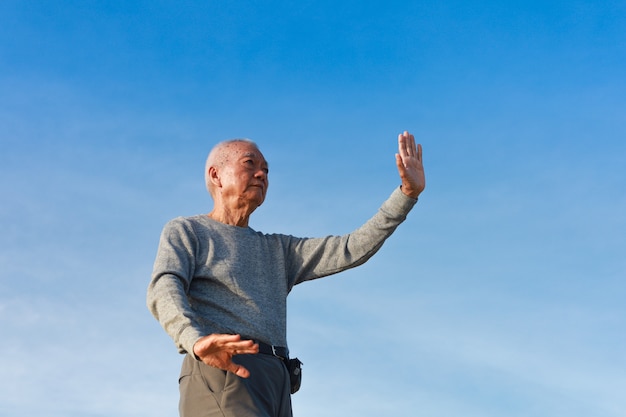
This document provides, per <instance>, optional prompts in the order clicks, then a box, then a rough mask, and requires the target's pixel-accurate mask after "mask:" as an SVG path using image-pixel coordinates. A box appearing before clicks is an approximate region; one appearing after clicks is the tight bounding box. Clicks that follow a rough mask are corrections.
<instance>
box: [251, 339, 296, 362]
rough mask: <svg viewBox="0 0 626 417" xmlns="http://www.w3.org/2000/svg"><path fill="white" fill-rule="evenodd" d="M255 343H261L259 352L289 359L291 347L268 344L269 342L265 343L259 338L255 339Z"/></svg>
mask: <svg viewBox="0 0 626 417" xmlns="http://www.w3.org/2000/svg"><path fill="white" fill-rule="evenodd" d="M254 343H256V344H257V345H259V353H262V354H264V355H271V356H276V357H277V358H280V359H283V360H285V359H289V349H287V348H285V347H282V346H272V345H268V344H267V343H263V342H260V341H258V340H255V341H254Z"/></svg>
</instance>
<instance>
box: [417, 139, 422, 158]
mask: <svg viewBox="0 0 626 417" xmlns="http://www.w3.org/2000/svg"><path fill="white" fill-rule="evenodd" d="M417 160H418V161H420V162H422V145H421V144H419V143H418V144H417Z"/></svg>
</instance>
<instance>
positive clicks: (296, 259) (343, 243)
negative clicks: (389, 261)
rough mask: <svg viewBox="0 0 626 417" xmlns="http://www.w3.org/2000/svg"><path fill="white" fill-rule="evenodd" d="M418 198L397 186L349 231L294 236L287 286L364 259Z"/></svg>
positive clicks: (403, 218) (374, 249)
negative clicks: (405, 192) (343, 233)
mask: <svg viewBox="0 0 626 417" xmlns="http://www.w3.org/2000/svg"><path fill="white" fill-rule="evenodd" d="M416 203H417V199H413V198H410V197H408V196H406V195H405V194H404V193H403V192H402V191H401V190H400V187H398V188H396V189H395V190H394V191H393V193H392V194H391V196H390V197H389V198H388V199H387V200H386V201H385V202H384V203H383V204H382V206H381V207H380V209H379V210H378V212H377V213H376V214H375V215H374V216H373V217H372V218H370V219H369V220H368V221H367V222H365V224H364V225H363V226H361V227H359V228H358V229H356V230H355V231H353V232H352V233H349V234H347V235H343V236H327V237H324V238H309V239H295V238H294V240H293V241H292V243H291V245H290V249H291V250H292V252H291V256H290V265H289V267H290V271H291V273H290V277H292V279H293V282H290V287H291V286H293V285H295V284H299V283H301V282H304V281H308V280H312V279H316V278H321V277H324V276H328V275H331V274H335V273H337V272H341V271H344V270H346V269H350V268H354V267H356V266H359V265H361V264H363V263H365V262H366V261H367V260H368V259H369V258H371V257H372V256H373V255H374V254H375V253H376V252H377V251H378V250H379V249H380V248H381V247H382V245H383V243H384V242H385V240H386V239H387V238H388V237H389V236H391V234H392V233H393V232H394V230H395V229H396V228H397V227H398V225H400V223H402V222H403V221H404V220H405V219H406V216H407V215H408V213H409V211H410V210H411V209H412V208H413V206H414V205H415V204H416Z"/></svg>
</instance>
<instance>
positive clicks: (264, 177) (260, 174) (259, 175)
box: [254, 169, 267, 180]
mask: <svg viewBox="0 0 626 417" xmlns="http://www.w3.org/2000/svg"><path fill="white" fill-rule="evenodd" d="M254 176H255V177H256V178H259V179H262V180H267V172H265V170H264V169H258V170H257V171H256V173H255V174H254Z"/></svg>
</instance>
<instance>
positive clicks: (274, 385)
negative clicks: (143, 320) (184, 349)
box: [179, 354, 292, 417]
mask: <svg viewBox="0 0 626 417" xmlns="http://www.w3.org/2000/svg"><path fill="white" fill-rule="evenodd" d="M234 361H235V362H236V363H238V364H240V365H243V366H244V367H246V368H247V369H248V370H249V371H250V378H240V377H238V376H237V375H235V374H233V373H231V372H226V371H222V370H221V369H217V368H213V367H210V366H207V365H205V364H204V363H202V362H200V361H197V360H196V359H195V358H193V357H192V356H190V355H186V356H185V359H184V360H183V365H182V369H181V373H180V380H179V383H180V385H179V387H180V404H179V411H180V416H181V417H292V412H291V394H290V393H289V374H288V372H287V368H286V367H285V365H284V364H283V362H282V360H280V359H279V358H276V357H274V356H269V355H263V354H258V355H239V356H235V358H234Z"/></svg>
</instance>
